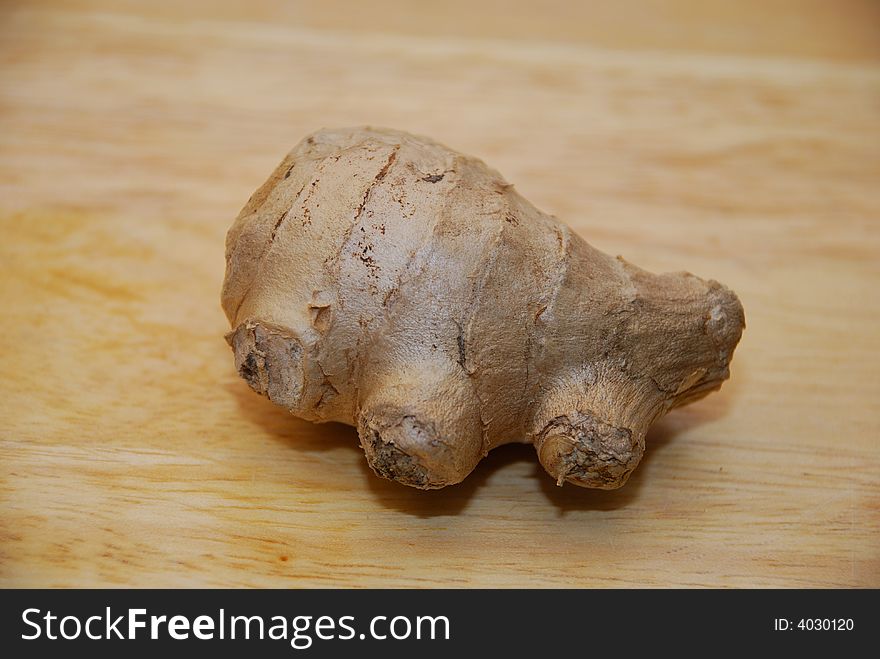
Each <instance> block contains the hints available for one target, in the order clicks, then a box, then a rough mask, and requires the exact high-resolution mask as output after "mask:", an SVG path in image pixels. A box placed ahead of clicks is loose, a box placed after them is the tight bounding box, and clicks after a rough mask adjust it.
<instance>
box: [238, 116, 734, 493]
mask: <svg viewBox="0 0 880 659" xmlns="http://www.w3.org/2000/svg"><path fill="white" fill-rule="evenodd" d="M222 305H223V309H224V311H225V312H226V315H227V317H228V319H229V322H230V324H231V327H232V331H231V332H230V333H229V334H228V335H227V340H228V342H229V344H230V345H231V346H232V349H233V351H234V355H235V366H236V368H237V369H238V372H239V374H240V375H241V376H242V377H243V378H244V379H245V380H246V381H247V383H248V384H249V385H250V386H251V388H253V389H254V390H255V391H257V392H258V393H260V394H265V395H266V396H268V397H269V399H271V400H272V401H273V402H275V403H277V404H278V405H281V406H283V407H285V408H287V409H288V410H290V411H291V412H292V413H293V414H294V415H296V416H297V417H300V418H303V419H308V420H311V421H340V422H343V423H347V424H350V425H354V426H356V427H357V429H358V434H359V436H360V443H361V446H362V447H363V450H364V452H365V453H366V457H367V460H368V461H369V464H370V466H371V467H372V468H373V470H374V471H375V472H376V473H377V474H379V475H380V476H384V477H385V478H390V479H393V480H396V481H399V482H400V483H403V484H405V485H410V486H413V487H418V488H423V489H430V488H440V487H443V486H445V485H450V484H452V483H458V482H460V481H461V480H462V479H464V478H465V477H466V476H467V475H468V474H469V473H470V472H471V471H472V470H473V469H474V467H475V466H476V464H477V463H478V462H479V461H480V459H482V458H483V457H484V456H485V455H486V454H487V453H488V452H489V451H490V450H491V449H493V448H495V447H496V446H499V445H501V444H505V443H509V442H527V443H531V444H534V446H535V449H536V450H537V453H538V459H539V460H540V462H541V464H542V465H543V466H544V468H545V469H546V470H547V472H548V473H549V474H550V475H551V476H552V477H553V478H554V479H555V480H556V482H557V483H558V484H560V485H561V484H562V483H563V482H565V481H568V482H570V483H574V484H575V485H580V486H584V487H595V488H603V489H611V488H616V487H619V486H621V485H623V484H624V483H625V482H626V480H627V478H628V477H629V475H630V473H631V472H632V470H633V469H634V468H635V467H636V465H637V464H638V463H639V460H640V459H641V457H642V454H643V453H644V450H645V433H646V432H647V430H648V427H649V426H650V425H651V423H652V422H653V421H655V420H656V419H657V418H658V417H660V416H661V415H663V414H665V413H666V412H667V411H669V410H670V409H671V408H673V407H677V406H679V405H682V404H684V403H688V402H691V401H693V400H696V399H698V398H701V397H702V396H704V395H706V394H707V393H709V392H710V391H713V390H715V389H718V388H719V387H720V386H721V383H722V381H723V380H725V379H726V378H727V377H728V374H729V371H728V365H729V363H730V359H731V356H732V354H733V350H734V348H735V347H736V344H737V342H738V341H739V338H740V335H741V333H742V330H743V328H744V324H745V323H744V316H743V309H742V306H741V305H740V303H739V300H738V299H737V297H736V295H734V294H733V293H732V292H731V291H730V290H728V289H727V288H725V287H724V286H722V285H721V284H719V283H717V282H715V281H704V280H702V279H700V278H698V277H695V276H694V275H691V274H689V273H685V272H678V273H668V274H661V275H654V274H651V273H648V272H646V271H644V270H641V269H640V268H637V267H636V266H633V265H631V264H629V263H627V262H626V261H624V260H623V259H622V258H619V257H618V258H614V257H611V256H607V255H606V254H604V253H602V252H600V251H598V250H596V249H594V248H592V247H591V246H590V245H588V244H587V243H586V242H585V241H584V240H582V239H581V238H580V237H579V236H577V235H576V234H574V233H572V231H571V230H570V229H569V228H567V227H566V226H565V225H564V224H562V223H560V222H559V221H558V220H556V219H555V218H553V217H551V216H549V215H547V214H545V213H542V212H541V211H539V210H538V209H537V208H535V207H534V206H532V205H531V204H530V203H529V202H528V201H526V200H525V199H524V198H523V197H521V196H520V195H519V194H518V193H517V192H516V191H515V190H514V189H513V186H512V185H511V184H510V183H507V182H506V181H505V180H504V179H503V178H502V177H501V175H500V174H498V172H496V171H495V170H493V169H490V168H489V167H487V166H486V165H485V164H484V163H483V162H482V161H480V160H477V159H475V158H471V157H468V156H465V155H462V154H459V153H457V152H455V151H453V150H451V149H449V148H447V147H445V146H442V145H440V144H438V143H436V142H433V141H432V140H429V139H426V138H423V137H416V136H413V135H409V134H407V133H404V132H400V131H395V130H388V129H378V128H345V129H338V130H321V131H319V132H317V133H314V134H312V135H311V136H309V137H307V138H306V139H304V140H303V141H302V142H300V143H299V144H298V145H297V146H296V147H295V148H294V149H293V150H292V151H291V152H290V153H289V154H288V155H287V157H286V158H285V159H284V160H283V162H282V163H281V164H280V165H279V166H278V168H277V169H276V170H275V172H274V173H273V174H272V175H271V177H270V178H269V180H268V181H266V182H265V183H264V184H263V185H262V186H261V187H260V188H259V189H258V190H257V192H256V193H254V195H253V196H252V197H251V199H250V200H249V201H248V203H247V205H246V206H245V207H244V209H243V210H242V211H241V213H240V215H239V216H238V219H236V221H235V223H234V224H233V226H232V228H231V229H230V231H229V234H228V236H227V243H226V278H225V281H224V284H223V293H222Z"/></svg>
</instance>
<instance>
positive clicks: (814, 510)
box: [0, 0, 880, 587]
mask: <svg viewBox="0 0 880 659" xmlns="http://www.w3.org/2000/svg"><path fill="white" fill-rule="evenodd" d="M178 4H185V5H186V7H185V8H175V7H174V6H173V5H159V6H157V5H156V3H149V4H147V3H144V4H143V5H141V4H131V3H119V4H108V5H106V6H101V5H100V3H95V2H74V3H67V4H58V5H57V6H55V5H47V4H45V3H41V4H40V5H39V6H37V7H32V6H30V5H27V4H20V5H19V4H7V5H4V7H3V9H2V10H0V231H2V240H0V302H2V308H3V314H2V316H0V585H3V586H99V585H134V586H196V585H209V586H334V585H339V586H436V585H462V586H550V587H553V586H638V585H645V586H668V585H683V586H874V587H878V586H880V445H878V440H880V419H878V412H880V405H878V401H880V378H878V356H877V355H878V354H880V332H878V330H877V328H878V324H880V299H878V292H877V282H878V275H880V265H878V254H880V236H878V221H880V192H878V180H880V69H878V66H877V65H878V61H880V57H878V52H877V46H878V43H880V41H877V40H876V39H873V38H871V37H872V35H874V36H875V34H876V33H875V32H874V31H872V30H875V28H874V27H873V26H874V25H875V24H874V23H868V22H866V19H867V18H872V17H876V4H872V3H860V2H853V3H835V4H834V7H835V13H834V18H833V20H831V19H828V20H825V19H826V18H827V16H826V14H827V12H825V14H823V13H822V12H823V10H819V9H817V10H816V14H815V15H814V17H813V18H812V19H810V18H807V17H805V16H806V15H807V14H809V12H806V13H804V14H803V15H802V14H798V18H797V20H785V18H786V17H791V16H792V15H793V14H792V12H793V10H792V7H791V6H790V5H787V4H786V3H778V2H777V3H757V2H745V3H736V4H737V6H740V7H741V11H742V12H743V13H742V14H737V15H736V16H733V15H731V11H729V10H720V9H719V10H718V12H716V13H712V11H710V10H708V9H704V10H700V11H695V12H689V10H688V7H693V6H694V4H700V5H706V3H690V2H687V1H684V0H683V1H682V2H679V3H674V2H673V3H645V4H644V5H642V6H641V8H642V9H643V11H644V12H646V15H647V18H650V17H652V16H654V17H660V18H658V20H657V21H655V23H656V24H657V26H658V27H657V30H655V31H652V29H651V27H650V26H651V24H652V23H651V21H650V20H647V19H646V20H639V16H640V15H642V14H639V12H638V7H637V6H636V5H634V4H633V3H625V5H626V6H628V7H630V8H631V9H632V12H631V14H630V15H629V18H628V19H627V20H628V22H627V21H622V20H620V16H618V15H610V14H609V11H610V10H605V11H604V13H603V12H601V11H598V10H597V11H596V13H595V14H594V15H593V16H592V18H594V19H595V20H580V19H582V18H584V17H590V15H589V12H588V13H587V14H583V13H579V14H577V16H575V17H574V18H577V19H578V20H572V16H569V15H567V14H566V12H565V11H562V10H561V9H560V10H559V11H558V12H557V13H556V14H553V13H552V12H549V13H548V12H544V13H541V14H540V20H538V18H537V16H538V15H537V14H534V12H535V10H529V9H528V8H527V7H524V8H522V10H521V11H506V12H505V13H504V17H503V18H502V19H499V20H497V21H494V19H493V16H494V14H493V13H492V12H493V11H494V10H493V8H492V5H489V6H488V7H484V6H482V5H478V6H477V8H474V9H472V10H471V13H468V7H470V6H471V5H473V4H474V3H451V4H448V3H442V4H443V5H444V7H446V9H445V10H443V11H442V12H441V11H440V10H439V9H436V8H434V9H431V10H430V12H434V13H428V14H423V15H420V14H413V13H412V12H410V13H409V14H405V13H401V12H400V11H395V9H394V7H393V6H392V5H393V3H388V2H383V3H381V4H380V5H378V9H376V13H371V14H369V15H367V16H362V17H361V20H360V23H357V22H356V20H355V19H356V18H357V14H355V13H352V12H346V11H344V10H342V9H340V8H339V7H335V6H327V7H325V9H323V10H319V9H315V8H311V9H309V10H306V9H304V8H303V6H302V5H298V4H296V5H294V6H293V8H290V7H288V8H286V9H283V10H278V9H277V8H276V7H274V6H273V5H272V4H271V3H267V2H262V1H261V2H256V3H250V2H249V3H246V4H242V5H238V4H236V3H216V4H215V3H211V4H210V7H209V6H207V5H194V4H193V3H178ZM820 4H821V3H820ZM728 6H729V5H728ZM658 7H659V8H658ZM276 10H277V11H281V13H280V14H278V15H279V16H280V18H278V19H274V18H273V12H274V11H276ZM426 11H428V10H426ZM530 11H531V12H532V13H533V14H532V15H530V14H529V12H530ZM579 11H587V10H579ZM621 11H623V10H621ZM759 11H762V12H764V13H763V14H760V15H752V14H749V13H748V12H759ZM298 12H299V13H298ZM383 12H384V13H383ZM438 12H440V13H438ZM455 12H458V14H456V13H455ZM496 13H497V12H496ZM611 14H614V12H611ZM554 16H555V18H554ZM664 16H665V17H666V19H665V22H664V20H660V19H662V18H663V17H664ZM760 16H763V17H764V18H766V20H761V18H760ZM392 17H393V20H392ZM469 18H472V20H469ZM603 21H604V24H605V25H606V26H614V29H611V28H610V27H609V29H608V30H603V29H602V25H603ZM530 25H532V26H534V31H530V30H529V26H530ZM578 25H581V26H583V29H582V30H581V29H580V28H578ZM725 26H727V27H729V28H730V29H728V30H725ZM750 26H751V27H750ZM357 28H359V29H357ZM356 29H357V31H355V30H356ZM554 30H556V32H558V34H559V35H560V38H559V39H558V40H555V41H553V36H554V34H555V32H554ZM707 30H709V32H708V34H712V33H713V32H712V30H714V31H715V33H717V34H719V35H726V36H725V37H724V38H719V39H716V40H713V39H710V38H707V37H706V36H705V35H706V34H707V32H706V31H707ZM597 35H599V36H597ZM601 35H604V36H601ZM701 35H702V36H701ZM737 35H739V36H737ZM352 124H377V125H389V126H393V127H397V128H401V129H405V130H410V131H413V132H417V133H423V134H428V135H431V136H433V137H435V138H437V139H439V140H441V141H443V142H446V143H448V144H449V145H450V146H452V147H454V148H457V149H460V150H462V151H465V152H469V153H473V154H478V155H480V156H481V157H483V158H484V159H486V160H487V161H488V162H489V163H490V164H492V165H493V166H494V167H496V168H498V169H499V170H500V171H502V172H503V173H504V174H505V176H506V177H507V178H508V179H509V180H510V181H512V182H514V183H515V184H516V185H517V187H518V188H519V189H520V190H521V191H522V193H523V194H524V195H525V196H526V197H527V198H529V199H531V200H532V201H534V202H535V203H536V204H537V205H538V206H539V207H541V208H543V209H545V210H547V211H549V212H552V213H554V214H556V215H558V216H559V217H561V218H563V219H564V220H565V221H567V222H568V223H569V224H570V225H571V226H572V227H573V228H574V229H575V230H576V231H578V232H579V233H580V234H581V235H583V236H584V237H585V238H586V239H587V240H588V241H590V242H591V243H592V244H594V245H595V246H597V247H598V248H600V249H602V250H604V251H607V252H610V253H620V254H624V255H625V256H627V257H628V258H629V259H631V260H632V261H633V262H635V263H639V264H640V265H642V266H644V267H647V268H650V269H653V270H655V271H662V270H670V269H687V270H690V271H692V272H694V273H696V274H699V275H701V276H708V277H714V278H717V279H719V280H720V281H723V282H724V283H725V284H728V285H729V286H731V287H732V288H733V289H734V290H736V291H737V293H738V294H739V295H740V297H741V299H742V301H743V304H744V306H745V309H746V317H747V323H748V328H747V330H746V333H745V335H744V338H743V341H742V344H741V345H740V348H739V349H738V351H737V355H736V357H735V359H734V362H733V376H732V379H731V381H730V382H729V383H727V384H726V385H725V387H724V388H723V390H722V391H721V392H720V393H719V394H715V395H713V396H712V397H710V398H708V399H706V400H704V401H702V402H699V403H697V404H695V405H693V406H692V407H688V408H685V409H682V410H679V411H675V412H673V413H672V414H671V415H670V416H669V417H667V418H666V419H665V420H663V421H662V422H661V423H660V424H658V425H657V426H656V427H655V428H654V429H653V430H652V432H651V434H650V435H649V440H648V452H647V456H646V459H645V461H644V463H643V464H642V465H641V467H640V468H639V469H638V470H637V472H636V474H635V475H634V477H633V478H632V480H631V481H630V483H629V485H627V486H626V487H625V488H624V489H623V490H620V491H616V492H596V491H587V490H580V489H576V488H573V487H565V488H561V489H560V488H557V487H556V486H555V485H554V483H553V482H552V481H551V480H550V479H549V478H548V477H547V476H546V474H544V473H543V471H542V470H541V469H540V467H539V465H538V464H537V461H536V459H535V456H534V453H533V450H532V449H531V447H522V446H509V447H505V448H502V449H499V450H498V451H496V452H493V454H492V455H491V456H490V457H489V458H488V459H487V460H486V461H484V462H483V463H481V464H480V466H479V467H478V468H477V471H476V472H475V473H474V474H472V475H471V477H470V478H469V479H468V480H467V481H466V482H465V483H464V484H462V485H460V486H456V487H452V488H448V489H446V490H442V491H438V492H419V491H414V490H410V489H407V488H403V487H401V486H398V485H395V484H392V483H388V482H384V481H381V480H379V479H377V478H376V477H374V476H373V475H372V474H371V473H370V472H369V470H368V468H367V466H366V463H365V461H364V458H363V455H362V453H361V451H360V449H359V448H358V446H357V439H356V435H355V432H354V431H353V430H352V429H349V428H346V427H342V426H334V425H327V426H315V425H310V424H308V423H304V422H300V421H297V420H295V419H292V418H291V417H289V416H288V415H287V414H286V413H284V412H283V411H282V410H279V409H276V408H275V407H274V406H272V405H271V404H270V403H269V402H268V401H266V400H265V399H261V398H258V397H257V396H255V395H254V394H253V393H252V392H251V391H250V390H249V389H248V388H247V386H246V385H245V383H244V382H243V381H241V380H239V379H238V377H237V376H236V374H235V372H234V369H233V367H232V363H231V359H232V358H231V354H230V351H229V349H228V347H227V346H226V344H225V343H224V341H223V338H222V335H223V333H224V332H225V331H226V329H227V327H226V325H225V321H224V318H223V315H222V313H221V311H220V307H219V302H218V297H219V287H220V282H221V279H222V274H223V265H224V264H223V240H224V235H225V232H226V229H227V228H228V225H229V224H230V223H231V221H232V219H233V217H234V216H235V214H236V213H237V211H238V209H239V208H240V207H241V206H242V205H243V203H244V201H245V200H246V199H247V197H248V195H249V194H250V193H251V192H252V191H253V190H254V189H255V188H256V187H257V185H259V184H260V183H261V182H262V181H263V180H264V178H265V177H266V176H267V175H268V173H269V172H270V171H271V169H272V168H273V166H274V165H275V164H276V162H277V161H279V160H280V159H281V157H282V155H283V154H284V153H285V151H286V150H287V149H288V148H289V147H290V146H292V145H293V143H295V142H296V141H297V140H298V139H299V138H300V137H301V136H302V135H304V134H305V133H307V132H309V131H311V130H314V129H316V128H318V127H320V126H333V125H352Z"/></svg>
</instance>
